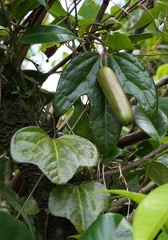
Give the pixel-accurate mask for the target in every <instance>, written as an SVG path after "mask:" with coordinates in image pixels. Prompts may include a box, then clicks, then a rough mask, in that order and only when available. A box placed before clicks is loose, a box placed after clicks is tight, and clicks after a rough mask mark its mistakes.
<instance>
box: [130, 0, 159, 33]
mask: <svg viewBox="0 0 168 240" xmlns="http://www.w3.org/2000/svg"><path fill="white" fill-rule="evenodd" d="M163 7H164V6H163V5H161V4H159V5H157V6H156V7H154V8H152V9H150V10H148V11H146V12H145V13H144V14H143V15H142V17H141V18H140V19H139V21H138V22H137V23H136V24H135V25H134V26H133V27H132V29H136V28H141V27H143V26H145V25H147V24H150V23H151V22H153V21H154V20H155V19H157V18H158V16H159V13H160V11H161V10H162V8H163Z"/></svg>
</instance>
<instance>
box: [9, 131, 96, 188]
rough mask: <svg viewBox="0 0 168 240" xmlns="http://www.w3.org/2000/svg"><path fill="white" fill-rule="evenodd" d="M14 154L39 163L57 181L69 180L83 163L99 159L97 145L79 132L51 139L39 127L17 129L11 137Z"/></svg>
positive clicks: (85, 164) (19, 158)
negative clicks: (82, 136)
mask: <svg viewBox="0 0 168 240" xmlns="http://www.w3.org/2000/svg"><path fill="white" fill-rule="evenodd" d="M10 149H11V156H12V158H13V159H14V160H15V161H17V162H27V163H32V164H35V165H37V166H38V167H39V168H40V169H41V170H42V171H43V172H44V174H45V175H46V176H47V177H48V178H49V179H50V180H51V181H52V182H53V183H57V184H60V183H66V182H67V181H68V180H69V179H70V178H72V177H73V176H74V174H75V172H76V171H77V169H78V168H79V167H85V166H87V167H89V166H90V167H91V166H95V165H97V163H98V152H97V149H96V147H95V146H94V145H93V144H92V143H91V142H90V141H88V140H86V139H84V138H81V137H79V136H76V135H63V136H61V137H59V138H57V139H51V138H50V137H49V136H48V135H47V133H46V132H45V131H44V130H42V129H41V128H38V127H26V128H22V129H20V130H19V131H17V132H16V133H15V134H14V136H13V137H12V140H11V147H10Z"/></svg>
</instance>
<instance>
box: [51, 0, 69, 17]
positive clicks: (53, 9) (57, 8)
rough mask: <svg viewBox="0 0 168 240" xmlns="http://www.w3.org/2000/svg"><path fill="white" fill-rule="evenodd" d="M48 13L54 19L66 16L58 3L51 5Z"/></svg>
mask: <svg viewBox="0 0 168 240" xmlns="http://www.w3.org/2000/svg"><path fill="white" fill-rule="evenodd" d="M49 12H50V13H51V14H52V15H53V16H55V17H60V16H63V17H65V16H67V12H66V11H65V9H64V8H63V7H62V5H61V2H60V1H55V2H54V3H53V5H52V6H51V8H50V9H49Z"/></svg>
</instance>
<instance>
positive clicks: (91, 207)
mask: <svg viewBox="0 0 168 240" xmlns="http://www.w3.org/2000/svg"><path fill="white" fill-rule="evenodd" d="M98 189H105V186H104V185H102V184H100V183H98V182H85V183H82V184H81V185H78V186H74V185H71V184H64V185H57V186H56V187H55V188H54V189H53V190H52V192H51V193H50V197H49V211H50V213H52V214H53V215H55V216H59V217H66V218H68V219H69V220H70V221H71V222H72V223H73V224H74V226H75V227H76V229H77V230H78V231H79V233H83V232H84V231H86V229H87V228H88V227H89V226H90V225H91V224H92V222H93V221H94V220H95V219H96V217H97V216H98V215H99V214H100V213H101V212H103V211H105V210H107V209H109V207H110V202H111V200H110V199H111V198H110V195H109V194H108V195H103V194H101V193H99V192H96V190H98Z"/></svg>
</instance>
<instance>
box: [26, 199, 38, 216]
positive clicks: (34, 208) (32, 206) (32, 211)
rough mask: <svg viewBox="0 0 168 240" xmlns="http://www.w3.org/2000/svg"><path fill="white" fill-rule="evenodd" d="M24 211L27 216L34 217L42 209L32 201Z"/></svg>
mask: <svg viewBox="0 0 168 240" xmlns="http://www.w3.org/2000/svg"><path fill="white" fill-rule="evenodd" d="M23 211H24V213H25V214H28V215H32V214H33V215H34V214H37V213H38V212H39V211H40V209H39V208H38V206H37V202H36V201H35V200H34V199H30V200H29V201H28V202H27V204H26V206H25V208H24V210H23Z"/></svg>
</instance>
